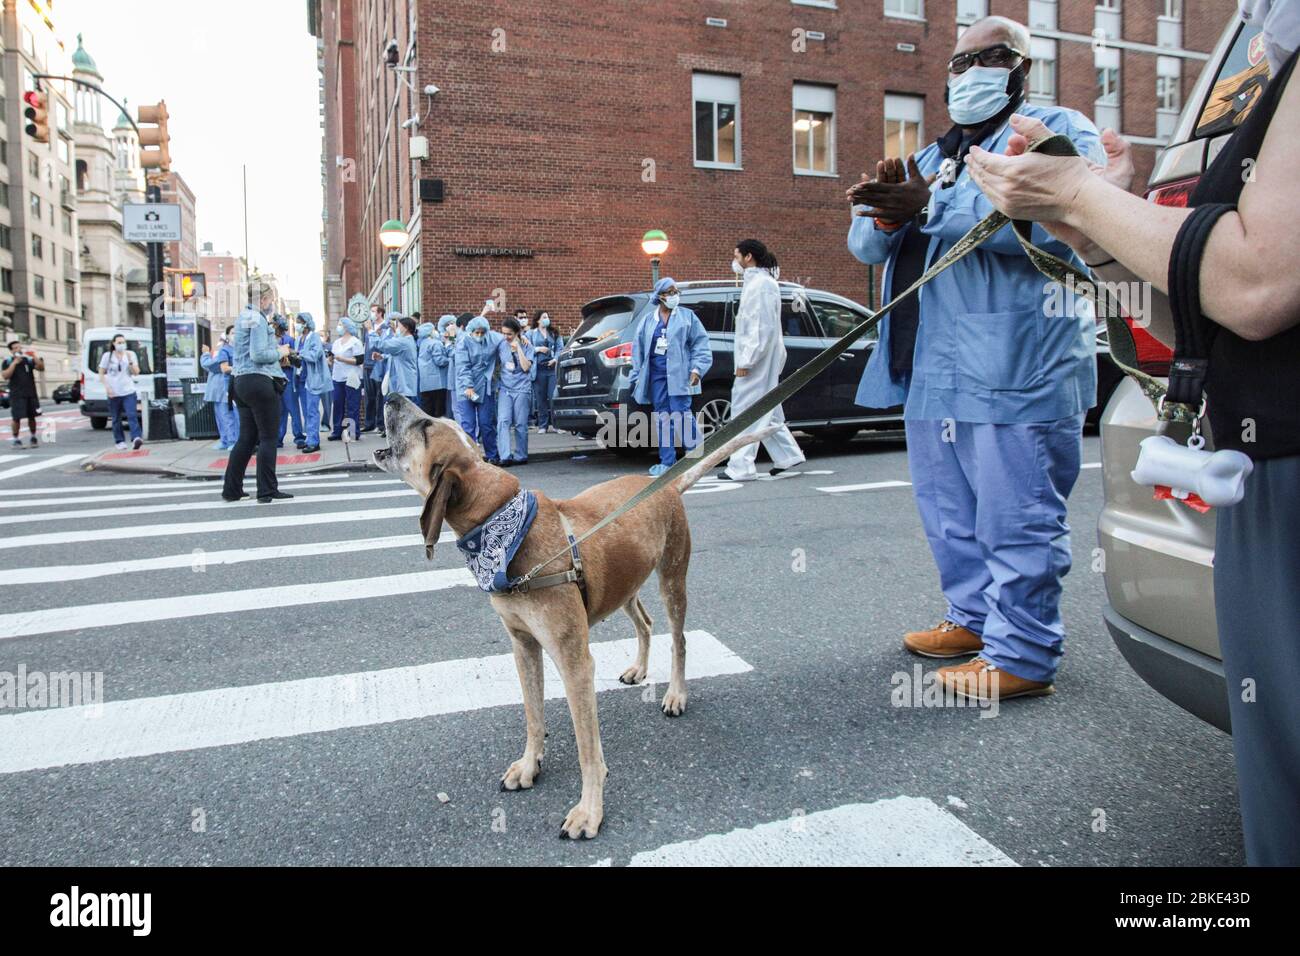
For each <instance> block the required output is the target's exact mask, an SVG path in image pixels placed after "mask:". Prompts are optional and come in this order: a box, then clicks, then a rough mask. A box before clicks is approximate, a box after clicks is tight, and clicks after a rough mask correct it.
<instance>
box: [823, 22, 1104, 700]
mask: <svg viewBox="0 0 1300 956" xmlns="http://www.w3.org/2000/svg"><path fill="white" fill-rule="evenodd" d="M1028 52H1029V33H1028V31H1027V30H1026V29H1025V28H1024V26H1023V25H1021V24H1018V23H1016V22H1015V21H1012V20H1007V19H1005V18H1002V17H986V18H984V19H982V20H980V21H978V22H976V23H974V24H972V25H971V26H970V27H969V28H968V29H967V30H966V31H965V32H964V33H963V34H962V36H961V37H960V38H959V39H958V41H957V46H956V49H955V50H954V55H953V57H952V59H951V61H950V62H949V75H948V97H947V98H948V111H949V114H950V116H951V117H952V120H953V123H954V124H955V125H954V126H953V127H952V129H951V130H949V131H948V132H947V133H945V134H944V136H943V137H941V138H940V139H939V140H938V141H937V142H935V143H932V144H931V145H929V146H927V147H926V148H925V149H923V150H922V151H921V152H920V154H918V155H916V156H915V159H914V160H913V158H912V157H909V159H908V164H907V170H906V172H904V169H903V164H902V163H900V162H898V161H892V162H889V161H886V162H882V163H880V164H878V165H877V176H876V178H875V179H874V180H871V181H869V182H863V183H859V184H857V185H856V186H854V187H852V188H851V189H850V190H849V198H850V201H851V202H853V203H854V206H853V219H852V226H851V227H850V229H849V239H848V245H849V249H850V251H851V252H852V253H853V254H854V255H855V256H856V257H857V258H858V259H859V260H860V261H862V262H864V263H868V264H874V263H881V262H884V263H886V267H885V276H884V285H883V292H884V297H885V300H886V301H888V300H889V299H890V298H892V297H893V296H895V295H897V294H898V293H899V292H901V291H902V290H903V289H905V288H907V286H908V285H909V284H911V282H912V281H913V280H914V279H915V278H917V277H918V276H919V275H920V274H921V273H922V272H923V271H924V269H925V266H926V265H927V264H928V263H931V262H933V261H934V260H936V259H937V258H938V257H939V256H941V255H943V254H944V253H946V252H947V251H948V250H949V249H950V248H951V247H952V245H953V243H954V242H956V240H958V239H959V238H961V236H962V235H964V234H965V233H966V232H967V230H969V229H970V228H971V227H972V226H974V225H975V224H976V223H977V222H979V221H980V220H981V219H983V218H984V217H985V216H986V215H988V214H989V213H990V212H991V211H992V209H993V207H992V205H990V203H989V202H988V200H986V199H985V198H984V196H983V195H982V194H981V192H980V190H979V188H978V187H977V186H976V185H975V183H974V182H973V181H972V180H971V179H970V176H969V173H968V171H967V170H966V168H965V157H966V153H967V151H968V150H969V149H970V147H971V146H972V145H978V146H979V147H980V148H982V149H986V150H989V151H990V152H995V153H1001V152H1004V151H1005V149H1006V145H1007V139H1008V138H1009V136H1010V135H1011V133H1012V129H1011V128H1010V126H1009V124H1008V118H1009V117H1010V115H1011V113H1012V112H1019V113H1022V114H1025V115H1028V116H1033V117H1036V118H1038V119H1040V120H1042V122H1043V123H1045V124H1046V125H1047V126H1048V127H1049V128H1050V129H1051V130H1052V131H1053V132H1056V133H1062V134H1064V135H1066V136H1068V137H1069V138H1070V139H1071V140H1072V141H1073V143H1074V145H1075V147H1076V148H1077V149H1078V151H1079V153H1080V154H1082V155H1083V156H1085V157H1087V158H1088V159H1090V160H1092V161H1093V162H1095V163H1098V164H1104V163H1105V161H1106V160H1105V157H1104V153H1103V151H1102V149H1101V145H1100V139H1099V136H1098V133H1097V129H1096V127H1094V126H1093V124H1092V123H1091V121H1089V120H1088V119H1087V118H1086V117H1085V116H1083V115H1082V114H1080V113H1077V112H1075V111H1074V110H1070V109H1064V108H1061V107H1055V106H1031V105H1029V104H1027V103H1025V102H1024V89H1025V83H1026V79H1027V77H1028V74H1029V68H1030V60H1029V58H1028ZM1033 242H1034V244H1035V245H1037V246H1039V247H1040V248H1042V249H1045V250H1047V251H1048V252H1051V253H1053V254H1054V255H1057V256H1060V257H1061V258H1063V259H1067V260H1070V261H1072V262H1074V263H1075V264H1076V265H1079V264H1080V262H1079V260H1078V258H1077V257H1076V256H1074V254H1073V253H1072V252H1071V250H1070V249H1069V248H1068V247H1067V246H1065V245H1064V244H1063V243H1061V242H1059V241H1056V240H1054V239H1052V237H1051V236H1049V235H1048V234H1047V233H1046V232H1045V231H1044V230H1043V228H1042V227H1041V226H1034V230H1033ZM916 303H917V304H916V307H915V309H913V310H912V312H911V321H910V322H909V321H908V317H907V313H906V312H905V311H904V310H901V309H900V310H896V311H894V312H892V313H890V314H889V316H887V317H886V318H885V319H884V320H883V322H882V324H881V331H880V341H879V344H878V345H877V347H876V349H875V350H874V351H873V352H872V355H871V359H870V361H869V362H868V364H867V368H866V371H865V372H864V374H863V377H862V381H861V383H860V385H859V388H858V394H857V403H858V404H859V405H863V406H866V407H868V408H888V407H890V406H892V405H897V404H900V403H903V402H904V401H905V408H904V415H903V417H904V419H905V424H906V429H907V454H908V463H909V466H910V468H911V473H912V482H913V491H914V494H915V496H916V504H917V508H918V510H919V511H920V516H921V523H922V525H923V527H924V528H925V533H926V537H927V539H928V540H929V543H930V549H931V551H932V553H933V555H934V560H935V563H936V564H937V565H938V568H939V581H940V585H941V586H942V589H943V594H944V597H945V598H946V599H947V609H946V611H945V613H944V619H943V621H942V622H940V624H938V625H937V626H936V627H934V628H931V629H930V630H926V631H913V632H910V633H908V634H906V635H905V636H904V645H905V646H906V647H907V648H908V649H909V650H910V651H912V652H913V653H916V654H921V655H924V656H926V657H937V658H954V657H962V656H967V655H972V654H973V655H977V656H976V657H974V658H973V659H972V660H970V661H968V662H966V663H963V664H959V665H954V666H949V667H944V668H941V669H940V670H939V672H938V673H939V677H940V680H942V681H943V682H944V684H945V685H947V686H948V687H949V688H951V689H952V690H954V691H956V692H958V693H962V691H963V689H965V690H966V693H965V696H968V697H978V698H980V699H991V698H992V697H995V696H996V697H998V698H999V699H1006V698H1008V697H1015V696H1026V695H1034V694H1044V693H1051V692H1052V690H1053V681H1054V680H1055V677H1056V669H1057V665H1058V663H1059V661H1060V657H1061V654H1062V646H1063V643H1064V638H1065V629H1064V627H1063V625H1062V622H1061V613H1060V599H1061V589H1062V586H1061V582H1062V578H1064V576H1065V574H1066V573H1067V572H1068V571H1069V570H1070V534H1069V532H1070V529H1069V526H1068V525H1067V524H1066V520H1065V519H1066V498H1067V497H1068V496H1069V494H1070V490H1071V489H1072V488H1073V487H1074V482H1075V479H1076V478H1077V477H1078V474H1079V464H1080V456H1081V454H1082V428H1083V418H1084V413H1085V412H1086V411H1087V410H1088V409H1089V408H1090V407H1092V405H1093V404H1094V403H1095V401H1096V391H1097V373H1096V362H1095V356H1094V351H1095V335H1096V333H1095V320H1094V316H1093V312H1092V308H1091V305H1090V304H1089V303H1088V302H1087V301H1086V300H1085V299H1084V298H1083V297H1082V296H1067V295H1062V294H1061V290H1060V289H1059V288H1057V287H1056V285H1055V284H1054V283H1051V282H1049V281H1047V280H1046V279H1045V278H1044V277H1043V275H1042V274H1041V273H1040V272H1039V271H1038V270H1037V269H1035V268H1034V266H1033V265H1032V264H1031V263H1030V261H1029V259H1028V258H1027V257H1026V255H1025V253H1024V250H1023V249H1021V247H1020V244H1019V243H1018V242H1017V241H1016V238H1015V236H1014V235H1013V234H1012V230H1011V227H1010V225H1008V226H1006V227H1005V228H1003V229H1002V230H1001V231H999V232H998V233H996V234H995V235H994V236H993V237H991V238H990V239H989V240H987V241H986V242H985V243H984V244H983V245H982V246H980V247H979V248H978V249H977V250H976V251H975V252H973V253H971V254H970V255H968V256H967V257H966V258H964V259H962V260H961V261H960V262H958V263H957V264H956V265H954V266H953V267H952V268H950V269H948V270H947V271H945V272H943V273H941V274H940V275H939V276H938V277H936V278H935V279H933V280H932V281H931V282H929V283H928V284H927V285H925V286H924V287H922V288H921V290H920V297H919V299H918V300H916ZM1062 303H1063V305H1062ZM900 314H901V315H902V318H900ZM913 339H914V340H915V345H914V346H911V341H912V340H913Z"/></svg>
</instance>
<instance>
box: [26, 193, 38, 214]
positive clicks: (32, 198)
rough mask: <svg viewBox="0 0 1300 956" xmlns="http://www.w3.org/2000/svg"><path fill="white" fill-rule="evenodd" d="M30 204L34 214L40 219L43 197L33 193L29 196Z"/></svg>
mask: <svg viewBox="0 0 1300 956" xmlns="http://www.w3.org/2000/svg"><path fill="white" fill-rule="evenodd" d="M28 205H29V206H31V209H32V215H33V216H35V217H36V218H37V219H40V218H41V197H40V196H38V195H36V193H31V194H30V195H29V196H28Z"/></svg>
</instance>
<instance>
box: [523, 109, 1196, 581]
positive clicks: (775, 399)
mask: <svg viewBox="0 0 1300 956" xmlns="http://www.w3.org/2000/svg"><path fill="white" fill-rule="evenodd" d="M1029 149H1030V151H1036V152H1040V153H1043V154H1045V155H1048V156H1057V157H1062V158H1064V157H1068V156H1077V155H1078V150H1077V149H1075V146H1074V143H1073V142H1071V140H1070V139H1069V137H1067V136H1063V135H1061V134H1059V133H1058V134H1056V135H1054V136H1049V137H1046V138H1045V139H1042V140H1039V141H1038V142H1037V143H1033V144H1031V145H1030V147H1029ZM1007 223H1011V226H1012V231H1013V232H1014V234H1015V237H1016V239H1017V240H1018V241H1019V243H1020V246H1021V248H1022V249H1024V250H1025V254H1026V255H1027V256H1028V257H1029V261H1030V262H1032V263H1033V265H1034V268H1036V269H1037V270H1038V271H1039V272H1041V273H1042V274H1043V275H1045V276H1046V277H1047V278H1049V279H1051V280H1052V281H1054V282H1059V283H1061V284H1062V285H1066V286H1070V287H1073V288H1074V289H1075V291H1076V292H1077V293H1078V294H1081V295H1083V296H1084V297H1085V298H1087V299H1088V300H1089V301H1091V302H1092V303H1093V305H1094V307H1095V309H1096V314H1097V315H1098V316H1100V317H1102V318H1103V319H1104V320H1105V322H1106V334H1107V338H1108V340H1109V343H1110V356H1111V359H1112V360H1113V361H1114V362H1115V364H1116V365H1117V366H1118V367H1119V368H1120V370H1121V371H1122V372H1124V374H1126V375H1128V376H1129V377H1130V378H1132V379H1133V380H1134V381H1135V382H1136V383H1137V385H1138V387H1139V388H1141V389H1142V393H1143V394H1144V395H1146V397H1147V398H1149V399H1150V400H1151V402H1152V404H1154V405H1155V406H1156V409H1157V414H1158V416H1159V417H1160V419H1161V420H1162V421H1164V422H1181V423H1184V424H1192V425H1194V424H1195V422H1196V420H1197V419H1198V418H1199V415H1200V411H1199V410H1198V409H1197V407H1196V406H1195V405H1189V404H1185V403H1181V402H1166V401H1165V394H1166V392H1167V391H1168V389H1167V388H1166V386H1165V384H1164V383H1163V382H1161V381H1160V380H1159V379H1157V378H1156V377H1155V376H1153V375H1150V374H1148V373H1147V372H1144V371H1142V370H1141V369H1140V368H1139V367H1138V356H1137V344H1136V343H1135V342H1134V340H1133V333H1132V331H1131V330H1130V329H1129V327H1128V325H1127V323H1125V321H1124V318H1123V310H1122V308H1121V307H1120V304H1119V303H1118V302H1117V301H1116V299H1115V297H1114V296H1113V295H1112V294H1111V293H1110V290H1109V289H1108V288H1107V287H1106V285H1105V284H1104V283H1102V282H1096V281H1093V279H1092V277H1091V275H1090V274H1089V273H1087V272H1085V271H1084V270H1082V269H1080V268H1079V267H1078V266H1075V265H1073V264H1071V263H1069V262H1066V261H1065V260H1064V259H1062V258H1060V257H1059V256H1055V255H1053V254H1052V253H1050V252H1046V251H1044V250H1043V249H1040V248H1039V247H1038V246H1036V245H1034V243H1033V242H1032V241H1031V236H1032V234H1033V223H1032V222H1029V221H1027V220H1021V219H1017V220H1012V219H1010V218H1008V217H1007V216H1005V215H1003V214H1002V213H1000V212H998V211H997V210H996V209H995V210H994V211H993V212H991V213H989V214H988V215H987V216H985V217H984V218H983V219H981V220H980V221H979V222H977V223H976V224H975V225H974V226H972V227H971V229H970V231H969V232H967V233H966V235H964V236H962V237H961V238H960V239H958V240H957V241H956V242H955V243H954V244H953V246H952V248H951V249H949V250H948V251H947V252H946V253H945V254H944V255H943V256H942V257H940V258H939V259H937V260H936V261H935V262H934V264H933V265H931V266H930V268H928V269H926V270H925V272H924V273H922V274H921V276H920V278H918V279H917V280H916V281H915V282H913V283H912V284H911V285H910V286H908V287H907V288H906V289H904V290H903V291H902V292H901V293H899V294H898V295H896V296H894V298H893V299H891V300H890V301H889V302H888V303H887V304H885V305H882V306H881V307H880V309H879V311H877V312H875V313H873V314H872V315H870V316H868V317H867V318H866V319H864V320H862V321H861V322H859V323H858V324H857V325H855V326H854V327H853V328H851V329H849V331H848V332H846V333H844V335H843V336H841V337H840V338H839V339H838V340H837V341H836V342H834V343H833V344H831V345H830V346H828V347H827V348H826V349H825V350H824V351H822V352H821V353H819V354H818V355H815V356H814V357H813V358H812V359H810V360H809V361H808V362H807V363H806V364H804V365H802V366H800V367H799V368H798V369H797V370H796V371H795V372H793V373H792V374H791V375H790V376H789V377H788V378H786V380H785V381H783V382H779V383H778V384H777V386H776V387H775V388H773V389H772V390H771V391H769V392H767V393H766V394H764V395H763V396H762V397H761V398H759V399H758V401H756V402H755V403H754V404H753V405H751V406H749V407H748V408H746V409H745V410H744V411H743V412H741V413H740V414H738V415H737V416H736V417H734V418H732V419H731V420H730V421H728V422H727V423H726V424H725V425H723V426H722V427H721V428H719V429H718V430H717V431H715V432H714V433H713V434H712V435H710V436H709V437H708V439H707V440H706V441H704V442H703V443H701V444H700V445H699V446H697V448H695V449H692V452H691V454H690V455H689V456H685V457H683V458H681V459H679V460H678V461H677V462H676V463H675V464H674V465H673V466H672V467H671V468H669V469H668V470H667V471H665V472H664V473H663V474H662V475H660V476H659V477H658V478H656V479H655V480H654V481H652V482H651V483H650V484H648V485H646V486H645V487H644V488H642V489H641V490H640V491H638V492H637V493H636V494H634V495H633V496H632V497H631V498H629V499H628V500H627V501H625V502H623V504H621V505H619V506H618V507H617V508H615V509H614V510H613V511H611V512H610V513H609V514H607V515H606V516H605V517H603V518H601V519H600V520H599V521H597V522H596V523H595V524H594V525H592V526H591V527H590V528H588V529H587V530H586V531H584V532H583V533H582V534H580V535H578V536H577V537H576V538H574V537H573V535H572V533H571V529H567V530H569V531H570V534H569V546H568V547H566V548H565V549H564V550H563V551H560V552H558V553H557V554H555V555H554V556H552V557H550V558H547V559H546V560H545V561H543V562H542V563H541V564H538V565H537V566H536V567H534V568H533V569H532V570H530V571H529V572H528V573H527V574H525V575H524V576H523V577H521V578H519V579H518V583H520V584H522V585H524V586H525V590H526V589H527V587H528V585H529V582H531V581H533V580H534V579H535V578H536V576H537V574H538V572H539V571H541V570H542V568H544V567H546V566H547V565H548V564H550V563H551V562H552V561H557V560H559V559H560V558H562V557H564V556H565V555H566V554H570V553H573V554H576V553H577V550H578V545H579V544H581V543H582V542H583V541H585V540H587V539H588V538H590V537H591V536H592V535H593V534H595V533H596V532H597V531H599V530H600V529H601V528H603V527H605V526H606V525H607V524H609V523H610V522H612V521H615V520H617V519H618V518H620V517H622V516H623V515H625V514H627V513H628V512H629V511H631V510H632V509H633V508H635V507H636V506H637V505H639V504H640V503H641V502H643V501H645V500H646V499H647V498H649V497H650V496H651V495H654V494H657V493H658V492H659V491H661V490H663V488H664V486H665V485H668V484H670V483H672V482H673V481H676V480H677V479H678V478H679V477H681V476H682V474H684V473H685V472H686V471H688V470H689V469H690V468H692V467H693V466H694V465H695V464H696V463H697V461H698V460H699V459H701V458H703V457H705V456H707V455H708V454H709V453H710V452H712V451H713V450H715V449H716V448H718V447H719V446H720V445H723V444H725V443H726V442H728V441H730V440H731V439H733V438H735V437H736V436H737V435H740V434H741V433H743V432H745V431H746V430H748V429H749V427H750V426H751V425H753V424H754V423H755V422H757V421H758V420H759V419H760V418H763V417H764V416H765V415H767V413H768V412H770V411H771V410H772V409H774V408H776V406H778V405H780V404H782V403H783V402H785V401H786V400H787V399H788V398H790V396H792V395H794V394H796V393H797V392H798V391H799V390H800V389H802V388H803V387H804V386H805V385H807V384H808V383H809V382H811V381H812V380H813V379H814V378H816V377H817V375H818V374H820V373H821V372H822V370H823V369H825V368H826V367H827V366H828V365H830V364H831V362H833V361H835V359H836V358H837V357H838V356H840V355H842V354H843V353H844V352H845V351H847V350H848V348H849V346H851V345H852V344H853V343H854V342H856V341H857V340H858V339H860V338H862V336H863V335H865V334H866V333H867V332H869V331H871V330H872V329H873V328H875V327H876V326H877V325H878V324H879V323H880V320H881V319H883V318H884V317H885V315H886V314H887V313H889V312H890V310H892V309H893V308H894V307H895V306H897V305H898V304H899V303H900V302H901V301H903V300H904V299H906V298H907V297H908V296H909V295H914V294H916V292H917V291H918V290H919V289H920V288H921V286H923V285H925V284H926V283H927V282H929V281H930V280H931V279H933V278H934V277H935V276H937V275H939V273H941V272H944V271H945V270H947V269H949V268H950V267H952V266H953V265H955V264H956V263H958V262H960V261H961V260H962V259H964V258H965V257H966V256H968V255H970V253H972V252H974V251H975V250H976V249H977V248H979V246H980V245H981V244H983V243H984V242H985V241H986V240H987V239H988V238H989V237H990V236H992V235H993V234H994V233H995V232H997V231H998V230H999V229H1001V228H1002V227H1003V226H1005V225H1006V224H1007ZM555 583H562V582H560V581H556V582H555Z"/></svg>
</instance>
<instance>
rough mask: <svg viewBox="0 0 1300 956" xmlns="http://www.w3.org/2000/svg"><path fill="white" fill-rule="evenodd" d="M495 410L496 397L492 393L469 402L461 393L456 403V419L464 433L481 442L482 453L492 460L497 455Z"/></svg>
mask: <svg viewBox="0 0 1300 956" xmlns="http://www.w3.org/2000/svg"><path fill="white" fill-rule="evenodd" d="M495 412H496V398H495V396H492V395H485V396H483V400H482V401H481V402H471V401H470V400H469V399H468V398H465V397H464V396H463V395H462V396H461V398H460V401H458V402H457V403H456V421H458V422H460V427H461V428H463V429H465V434H467V435H469V437H470V438H472V439H474V440H475V441H476V442H481V443H482V444H483V452H484V454H486V455H487V457H488V458H490V459H493V460H495V459H496V458H497V457H498V456H497V433H496V422H495V421H494V419H495V418H496V414H495Z"/></svg>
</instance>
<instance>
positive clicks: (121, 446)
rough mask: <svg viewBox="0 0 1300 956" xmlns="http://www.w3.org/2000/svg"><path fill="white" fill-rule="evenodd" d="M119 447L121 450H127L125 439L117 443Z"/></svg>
mask: <svg viewBox="0 0 1300 956" xmlns="http://www.w3.org/2000/svg"><path fill="white" fill-rule="evenodd" d="M117 447H118V449H120V450H121V451H126V442H124V441H120V442H118V443H117Z"/></svg>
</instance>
